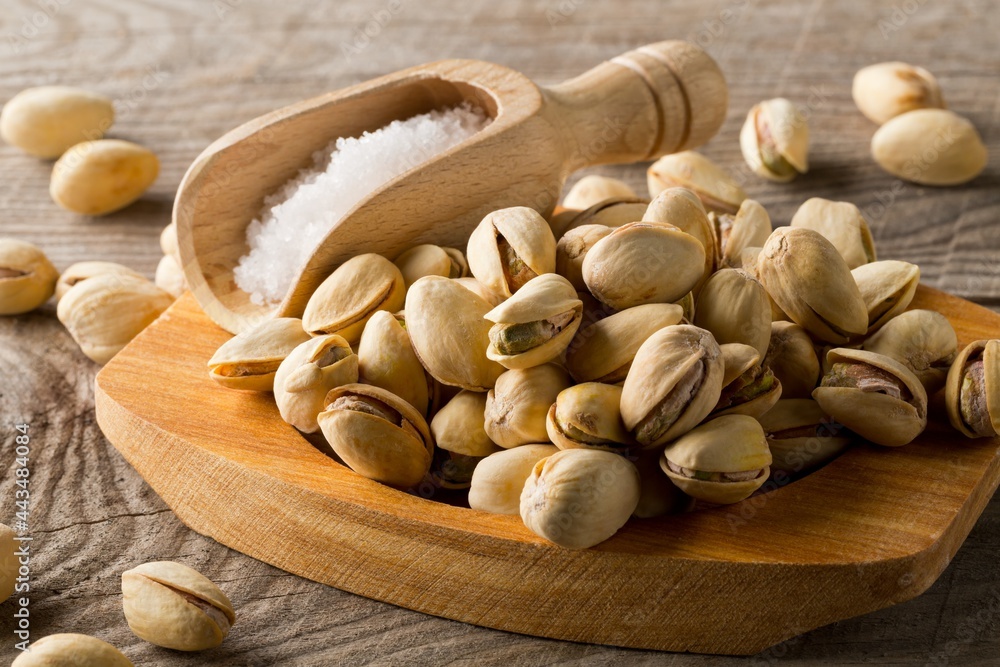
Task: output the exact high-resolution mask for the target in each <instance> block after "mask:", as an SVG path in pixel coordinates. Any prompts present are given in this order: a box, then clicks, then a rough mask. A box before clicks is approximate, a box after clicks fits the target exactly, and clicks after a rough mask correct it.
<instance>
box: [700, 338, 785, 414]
mask: <svg viewBox="0 0 1000 667" xmlns="http://www.w3.org/2000/svg"><path fill="white" fill-rule="evenodd" d="M719 349H720V350H721V351H722V360H723V362H724V364H725V370H724V373H723V377H722V394H721V396H720V398H719V402H718V403H717V404H716V406H715V409H713V410H712V413H711V415H710V416H712V417H720V416H722V415H730V414H734V415H748V416H750V417H759V416H760V415H762V414H764V413H766V412H767V411H768V410H770V409H771V408H772V407H773V406H774V404H775V403H777V402H778V399H779V398H781V382H779V381H778V380H777V378H775V377H774V376H773V374H771V375H770V380H768V378H767V376H768V374H769V370H770V369H768V368H767V367H766V366H763V365H762V364H761V363H760V353H759V352H757V350H755V349H754V348H752V347H750V346H749V345H743V344H742V343H726V344H724V345H720V346H719ZM751 370H752V371H754V377H753V379H754V380H761V379H763V380H768V381H769V384H770V386H769V387H767V388H765V389H764V391H762V392H761V393H760V394H758V395H757V396H755V397H753V398H751V399H749V400H746V398H743V399H737V398H736V397H735V394H736V393H738V392H739V391H740V390H741V389H743V388H744V387H745V386H746V383H744V382H742V381H741V383H740V384H734V383H736V382H737V380H740V378H741V376H742V375H744V374H745V373H747V372H749V371H751Z"/></svg>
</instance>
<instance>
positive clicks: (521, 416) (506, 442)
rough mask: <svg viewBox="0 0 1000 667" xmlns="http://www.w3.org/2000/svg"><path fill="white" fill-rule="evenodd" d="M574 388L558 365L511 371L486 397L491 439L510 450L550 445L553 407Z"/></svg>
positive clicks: (501, 377) (564, 371)
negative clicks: (549, 419) (549, 422)
mask: <svg viewBox="0 0 1000 667" xmlns="http://www.w3.org/2000/svg"><path fill="white" fill-rule="evenodd" d="M571 384H572V383H571V382H570V378H569V375H567V373H566V370H565V369H563V368H562V367H561V366H558V365H556V364H541V365H539V366H532V367H530V368H515V369H513V370H509V371H507V372H506V373H504V374H503V375H501V376H500V377H499V378H497V382H496V386H495V387H493V388H492V389H490V391H489V393H488V394H487V395H486V407H485V410H484V418H485V429H486V433H487V435H489V437H490V439H491V440H492V441H493V442H495V443H496V444H498V445H499V446H501V447H504V448H506V449H510V448H512V447H520V446H522V445H527V444H530V443H541V442H546V441H547V440H548V437H549V436H548V432H547V431H546V427H545V417H546V415H547V414H548V411H549V407H550V406H551V405H552V404H553V403H555V402H556V397H557V396H558V395H559V392H561V391H562V390H563V389H566V388H567V387H569V386H570V385H571Z"/></svg>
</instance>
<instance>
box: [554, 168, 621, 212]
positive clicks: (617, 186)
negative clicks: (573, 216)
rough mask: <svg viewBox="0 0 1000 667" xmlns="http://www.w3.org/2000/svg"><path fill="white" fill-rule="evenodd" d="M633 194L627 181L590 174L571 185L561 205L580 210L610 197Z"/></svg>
mask: <svg viewBox="0 0 1000 667" xmlns="http://www.w3.org/2000/svg"><path fill="white" fill-rule="evenodd" d="M635 196H636V194H635V190H633V189H632V188H631V187H629V185H628V183H625V182H623V181H620V180H618V179H617V178H610V177H608V176H598V175H597V174H591V175H589V176H584V177H583V178H581V179H580V180H579V181H577V182H576V183H574V184H573V187H571V188H570V189H569V192H567V193H566V197H565V198H564V199H563V201H562V205H563V207H564V208H575V209H577V210H580V211H582V210H584V209H587V208H590V207H591V206H593V205H594V204H599V203H601V202H602V201H605V200H606V199H610V198H612V197H635Z"/></svg>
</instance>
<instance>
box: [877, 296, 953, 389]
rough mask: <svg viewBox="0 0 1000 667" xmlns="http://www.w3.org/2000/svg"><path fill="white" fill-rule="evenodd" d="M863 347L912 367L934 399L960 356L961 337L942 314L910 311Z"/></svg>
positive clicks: (898, 317)
mask: <svg viewBox="0 0 1000 667" xmlns="http://www.w3.org/2000/svg"><path fill="white" fill-rule="evenodd" d="M863 347H864V349H866V350H868V351H869V352H877V353H879V354H884V355H886V356H888V357H892V358H893V359H895V360H896V361H898V362H900V363H902V364H904V365H906V366H908V367H909V369H910V370H911V371H913V374H914V375H916V376H917V379H918V380H920V382H921V384H923V385H924V389H926V390H927V395H928V396H930V395H931V394H933V393H934V392H936V391H938V390H939V389H942V388H943V387H944V385H945V381H946V380H947V378H948V370H949V369H950V368H951V364H952V362H953V361H954V360H955V355H956V354H958V336H956V335H955V329H954V327H952V326H951V322H949V321H948V318H947V317H945V316H944V315H942V314H941V313H938V312H935V311H933V310H908V311H906V312H905V313H900V314H899V315H897V316H896V317H894V318H892V319H891V320H889V321H888V322H886V323H885V325H884V326H883V327H882V328H881V329H879V330H878V331H876V332H875V333H874V334H872V335H871V336H869V337H868V339H866V340H865V342H864V345H863Z"/></svg>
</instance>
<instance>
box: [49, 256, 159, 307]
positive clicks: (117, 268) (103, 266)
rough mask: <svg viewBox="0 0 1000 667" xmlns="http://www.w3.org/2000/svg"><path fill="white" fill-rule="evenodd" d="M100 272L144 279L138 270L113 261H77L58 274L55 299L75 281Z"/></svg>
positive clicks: (62, 295) (61, 295) (91, 276)
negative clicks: (123, 274) (124, 274)
mask: <svg viewBox="0 0 1000 667" xmlns="http://www.w3.org/2000/svg"><path fill="white" fill-rule="evenodd" d="M102 273H119V274H121V273H126V274H128V275H130V276H133V277H135V278H141V279H142V280H145V279H146V277H145V276H144V275H142V274H141V273H139V272H138V271H133V270H132V269H130V268H129V267H127V266H125V265H124V264H117V263H115V262H77V263H76V264H72V265H70V266H69V267H68V268H67V269H66V270H65V271H63V272H62V273H61V274H60V275H59V280H58V282H56V300H59V299H61V298H63V297H64V296H66V292H68V291H69V290H70V288H71V287H73V286H74V285H76V284H77V283H79V282H83V281H84V280H86V279H87V278H93V277H94V276H98V275H100V274H102ZM161 289H162V288H161Z"/></svg>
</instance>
